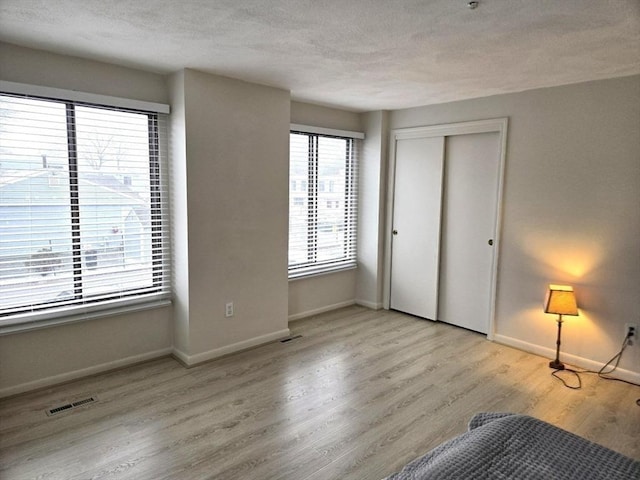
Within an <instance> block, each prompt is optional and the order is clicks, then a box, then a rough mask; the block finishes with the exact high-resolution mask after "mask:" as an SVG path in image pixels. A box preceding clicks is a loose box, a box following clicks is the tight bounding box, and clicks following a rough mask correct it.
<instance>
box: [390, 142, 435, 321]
mask: <svg viewBox="0 0 640 480" xmlns="http://www.w3.org/2000/svg"><path fill="white" fill-rule="evenodd" d="M395 141H396V143H395V188H394V195H393V220H392V224H393V227H392V228H393V232H392V237H391V288H390V303H389V305H390V308H392V309H394V310H399V311H402V312H406V313H410V314H412V315H417V316H419V317H424V318H429V319H432V320H435V319H436V315H437V312H438V256H439V255H438V253H439V244H440V214H441V205H442V169H443V159H444V137H431V138H406V139H396V140H395Z"/></svg>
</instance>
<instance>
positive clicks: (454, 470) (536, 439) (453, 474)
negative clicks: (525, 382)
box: [387, 413, 640, 480]
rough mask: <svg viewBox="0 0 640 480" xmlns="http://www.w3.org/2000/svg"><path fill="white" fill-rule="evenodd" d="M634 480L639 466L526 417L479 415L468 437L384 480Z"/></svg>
mask: <svg viewBox="0 0 640 480" xmlns="http://www.w3.org/2000/svg"><path fill="white" fill-rule="evenodd" d="M423 479H429V480H436V479H442V480H448V479H452V480H453V479H455V480H469V479H523V480H531V479H541V480H542V479H544V480H552V479H562V480H574V479H575V480H600V479H601V480H640V462H638V461H635V460H633V459H631V458H627V457H625V456H623V455H620V454H619V453H617V452H614V451H612V450H609V449H607V448H605V447H602V446H601V445H597V444H595V443H593V442H590V441H588V440H586V439H584V438H581V437H579V436H577V435H574V434H572V433H570V432H567V431H565V430H562V429H560V428H557V427H554V426H553V425H551V424H548V423H546V422H543V421H541V420H537V419H535V418H532V417H528V416H526V415H512V414H500V413H480V414H478V415H476V416H475V417H473V418H472V419H471V422H469V431H468V432H466V433H464V434H462V435H460V436H458V437H456V438H454V439H452V440H450V441H448V442H446V443H443V444H441V445H440V446H438V447H436V448H435V449H433V450H431V451H430V452H429V453H427V454H426V455H424V456H422V457H419V458H417V459H416V460H414V461H413V462H411V463H409V464H408V465H406V466H405V467H404V468H403V469H402V470H401V471H400V472H398V473H395V474H394V475H391V476H390V477H387V480H423Z"/></svg>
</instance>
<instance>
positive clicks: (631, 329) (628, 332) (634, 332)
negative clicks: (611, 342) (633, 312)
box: [624, 323, 638, 345]
mask: <svg viewBox="0 0 640 480" xmlns="http://www.w3.org/2000/svg"><path fill="white" fill-rule="evenodd" d="M624 336H625V338H627V337H628V338H629V345H633V344H634V343H637V341H638V325H636V324H634V323H625V324H624Z"/></svg>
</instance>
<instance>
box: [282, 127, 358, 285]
mask: <svg viewBox="0 0 640 480" xmlns="http://www.w3.org/2000/svg"><path fill="white" fill-rule="evenodd" d="M356 142H357V140H355V139H354V138H350V137H341V136H333V135H322V134H316V133H307V132H304V131H292V132H291V135H290V169H289V172H290V173H289V174H290V176H291V177H296V178H300V177H304V178H305V179H306V180H302V181H301V184H302V185H304V186H305V187H304V191H306V192H307V197H306V202H304V204H300V203H299V202H297V201H296V197H293V196H292V195H290V198H291V199H292V200H290V205H289V278H295V277H300V276H305V275H312V274H316V273H321V272H326V271H331V270H337V269H343V268H350V267H354V266H355V265H356V222H357V158H356V157H357V156H356ZM326 185H330V186H331V188H328V189H327V188H325V186H326Z"/></svg>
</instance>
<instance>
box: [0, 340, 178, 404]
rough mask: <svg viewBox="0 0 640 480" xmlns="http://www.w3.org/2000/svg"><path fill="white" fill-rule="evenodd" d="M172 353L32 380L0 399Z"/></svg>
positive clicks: (168, 350)
mask: <svg viewBox="0 0 640 480" xmlns="http://www.w3.org/2000/svg"><path fill="white" fill-rule="evenodd" d="M172 353H173V348H171V347H168V348H163V349H160V350H154V351H152V352H146V353H141V354H140V355H132V356H130V357H126V358H121V359H118V360H114V361H112V362H106V363H101V364H99V365H94V366H92V367H87V368H81V369H80V370H74V371H72V372H66V373H61V374H59V375H54V376H52V377H47V378H42V379H39V380H34V381H32V382H26V383H21V384H19V385H14V386H12V387H6V388H2V389H0V398H6V397H11V396H13V395H18V394H20V393H25V392H30V391H32V390H40V389H42V388H46V387H52V386H54V385H60V384H63V383H68V382H70V381H72V380H78V379H79V378H83V377H88V376H90V375H95V374H98V373H104V372H108V371H110V370H116V369H119V368H123V367H128V366H131V365H134V364H136V363H142V362H147V361H149V360H154V359H156V358H161V357H166V356H169V355H171V354H172Z"/></svg>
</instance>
